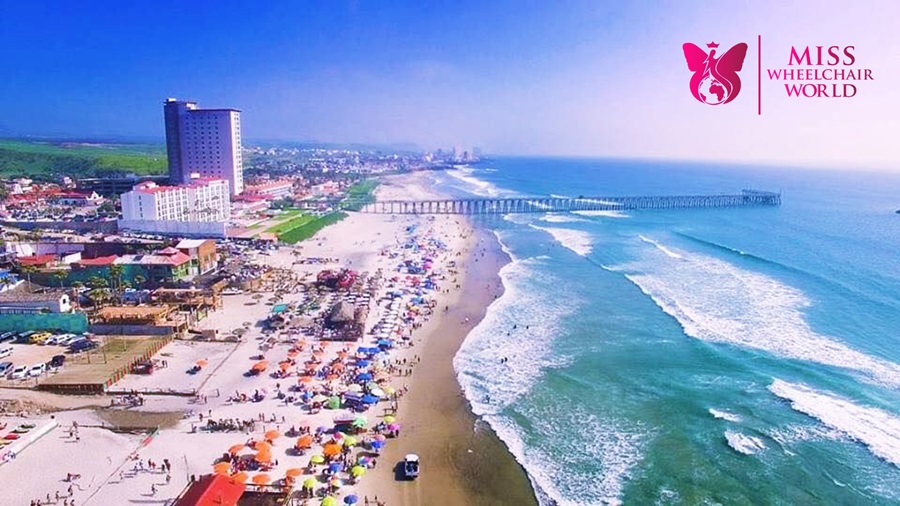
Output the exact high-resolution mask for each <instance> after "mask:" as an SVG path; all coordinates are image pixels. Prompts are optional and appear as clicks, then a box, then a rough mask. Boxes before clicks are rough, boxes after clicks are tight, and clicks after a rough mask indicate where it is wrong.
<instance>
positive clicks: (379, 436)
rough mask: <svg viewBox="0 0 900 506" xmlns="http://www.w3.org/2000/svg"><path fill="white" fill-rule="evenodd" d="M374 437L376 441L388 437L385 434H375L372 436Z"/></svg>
mask: <svg viewBox="0 0 900 506" xmlns="http://www.w3.org/2000/svg"><path fill="white" fill-rule="evenodd" d="M372 438H373V439H374V440H375V441H384V440H386V439H387V437H385V435H384V434H375V435H374V436H372Z"/></svg>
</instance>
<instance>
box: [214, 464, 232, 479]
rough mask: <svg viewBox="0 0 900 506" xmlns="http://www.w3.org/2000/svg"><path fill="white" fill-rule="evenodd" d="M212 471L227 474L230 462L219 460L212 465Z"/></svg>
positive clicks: (229, 471) (229, 470)
mask: <svg viewBox="0 0 900 506" xmlns="http://www.w3.org/2000/svg"><path fill="white" fill-rule="evenodd" d="M213 471H215V472H216V474H223V475H226V476H227V475H228V474H230V473H231V462H219V463H218V464H216V465H214V466H213Z"/></svg>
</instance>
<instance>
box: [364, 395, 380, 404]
mask: <svg viewBox="0 0 900 506" xmlns="http://www.w3.org/2000/svg"><path fill="white" fill-rule="evenodd" d="M362 401H363V402H364V403H366V404H375V403H376V402H378V397H375V396H374V395H364V396H363V398H362Z"/></svg>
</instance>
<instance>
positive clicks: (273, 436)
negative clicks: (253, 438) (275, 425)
mask: <svg viewBox="0 0 900 506" xmlns="http://www.w3.org/2000/svg"><path fill="white" fill-rule="evenodd" d="M265 436H266V439H268V440H270V441H271V440H273V439H278V438H279V437H281V433H280V432H278V431H277V430H270V431H267V432H266V434H265Z"/></svg>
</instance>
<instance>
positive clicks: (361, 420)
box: [353, 416, 369, 429]
mask: <svg viewBox="0 0 900 506" xmlns="http://www.w3.org/2000/svg"><path fill="white" fill-rule="evenodd" d="M368 423H369V421H368V420H367V419H366V417H364V416H357V417H356V418H355V419H354V420H353V426H354V427H356V428H357V429H361V428H363V427H365V426H366V425H367V424H368Z"/></svg>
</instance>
